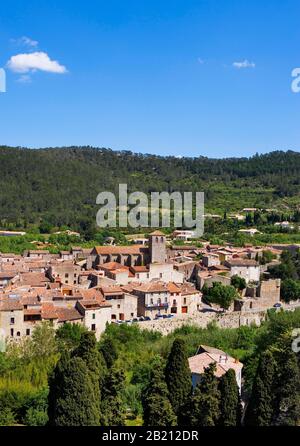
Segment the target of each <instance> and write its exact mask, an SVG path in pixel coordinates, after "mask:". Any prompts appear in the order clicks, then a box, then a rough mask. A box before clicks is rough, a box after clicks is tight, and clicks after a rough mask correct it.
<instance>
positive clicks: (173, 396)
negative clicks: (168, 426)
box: [165, 338, 192, 415]
mask: <svg viewBox="0 0 300 446" xmlns="http://www.w3.org/2000/svg"><path fill="white" fill-rule="evenodd" d="M165 376H166V383H167V386H168V390H169V395H170V401H171V404H172V407H173V410H174V412H175V413H176V414H177V415H178V413H179V412H180V409H181V408H182V407H183V406H184V404H185V403H186V400H187V398H188V396H189V394H190V391H191V387H192V377H191V371H190V368H189V363H188V355H187V351H186V344H185V341H184V340H183V339H179V338H178V339H175V341H174V342H173V345H172V348H171V351H170V354H169V356H168V360H167V365H166V369H165Z"/></svg>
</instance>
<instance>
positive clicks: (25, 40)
mask: <svg viewBox="0 0 300 446" xmlns="http://www.w3.org/2000/svg"><path fill="white" fill-rule="evenodd" d="M11 41H12V42H13V43H15V44H16V45H20V46H27V47H29V48H36V47H37V46H38V44H39V42H38V41H37V40H33V39H31V38H30V37H27V36H22V37H20V38H19V39H11Z"/></svg>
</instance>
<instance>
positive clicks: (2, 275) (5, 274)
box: [0, 271, 18, 280]
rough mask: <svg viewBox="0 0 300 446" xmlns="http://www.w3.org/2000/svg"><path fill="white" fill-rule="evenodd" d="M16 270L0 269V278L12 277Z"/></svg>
mask: <svg viewBox="0 0 300 446" xmlns="http://www.w3.org/2000/svg"><path fill="white" fill-rule="evenodd" d="M17 274H18V273H17V271H6V272H2V271H0V280H3V279H12V278H13V277H15V276H16V275H17Z"/></svg>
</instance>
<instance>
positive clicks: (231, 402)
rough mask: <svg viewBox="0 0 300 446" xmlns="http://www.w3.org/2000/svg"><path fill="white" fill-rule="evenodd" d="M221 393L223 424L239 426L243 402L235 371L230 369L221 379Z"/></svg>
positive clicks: (221, 423)
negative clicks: (241, 401)
mask: <svg viewBox="0 0 300 446" xmlns="http://www.w3.org/2000/svg"><path fill="white" fill-rule="evenodd" d="M219 390H220V394H221V402H220V413H221V414H220V420H219V424H220V425H221V426H239V425H240V423H241V403H240V394H239V387H238V385H237V382H236V377H235V372H234V370H233V369H229V370H228V371H227V372H226V373H225V374H224V375H223V376H222V377H221V378H220V381H219Z"/></svg>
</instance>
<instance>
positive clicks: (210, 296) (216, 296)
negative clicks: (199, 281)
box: [202, 282, 239, 310]
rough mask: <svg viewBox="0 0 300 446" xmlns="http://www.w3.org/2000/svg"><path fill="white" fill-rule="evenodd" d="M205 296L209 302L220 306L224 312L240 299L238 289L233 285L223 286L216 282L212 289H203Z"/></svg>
mask: <svg viewBox="0 0 300 446" xmlns="http://www.w3.org/2000/svg"><path fill="white" fill-rule="evenodd" d="M202 292H203V295H204V297H205V299H206V300H207V301H208V302H211V303H215V304H217V305H220V307H221V308H223V309H224V310H228V308H229V307H230V305H231V304H232V303H233V301H234V300H235V299H238V298H239V294H238V292H237V291H236V289H235V288H234V287H233V286H231V285H222V284H221V283H220V282H214V283H213V286H212V287H205V286H204V287H203V289H202Z"/></svg>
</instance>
